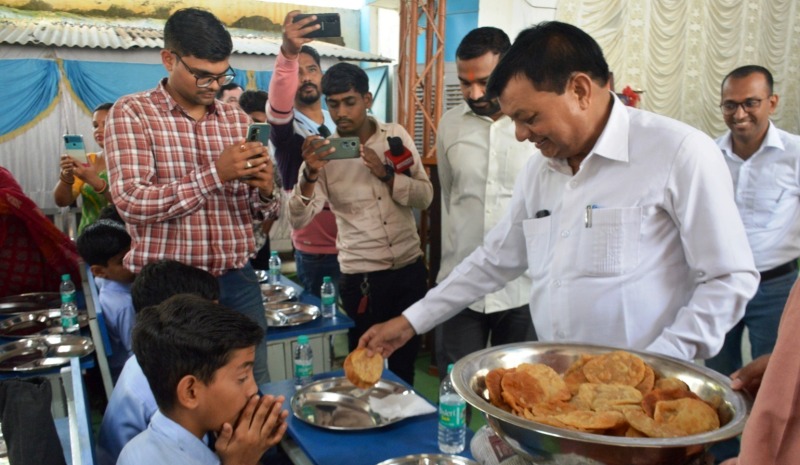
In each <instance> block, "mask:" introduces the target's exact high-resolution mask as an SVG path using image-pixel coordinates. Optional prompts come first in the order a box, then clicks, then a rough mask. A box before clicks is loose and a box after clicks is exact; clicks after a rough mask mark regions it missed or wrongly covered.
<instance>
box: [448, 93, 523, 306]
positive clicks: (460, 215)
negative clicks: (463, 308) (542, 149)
mask: <svg viewBox="0 0 800 465" xmlns="http://www.w3.org/2000/svg"><path fill="white" fill-rule="evenodd" d="M538 154H539V150H538V149H536V147H535V146H534V145H533V144H532V143H530V142H528V141H525V142H519V141H517V139H516V137H515V136H514V122H513V121H511V118H509V117H508V116H505V115H503V116H502V117H500V118H499V119H498V120H497V121H493V120H492V119H491V118H489V117H488V116H479V115H476V114H475V113H474V112H473V111H472V110H471V109H470V108H469V105H467V104H466V102H462V103H461V104H460V105H458V106H456V107H455V108H452V109H450V110H449V111H448V112H447V113H445V114H444V116H442V119H441V121H440V122H439V130H438V136H437V139H436V158H437V167H438V171H439V180H440V182H441V193H442V260H441V268H440V269H439V276H438V277H437V281H442V280H443V279H444V278H446V277H447V275H448V274H449V273H450V272H451V271H452V270H453V268H454V267H455V266H456V265H458V264H459V263H460V262H461V260H463V259H464V258H466V257H467V256H468V255H469V254H470V253H472V251H473V250H475V249H476V248H477V247H478V246H479V245H481V244H482V243H483V238H484V237H486V234H487V233H488V232H489V230H490V229H491V228H493V227H494V226H495V225H496V224H497V223H499V222H500V219H501V218H502V217H503V215H504V214H505V212H506V210H507V209H508V207H509V205H510V204H511V194H513V193H514V181H515V180H516V179H517V176H518V175H519V173H521V172H522V170H523V168H524V167H525V164H526V163H527V162H528V159H530V158H531V156H536V155H538ZM530 289H531V279H530V277H529V276H528V275H527V273H525V274H523V275H522V276H520V277H519V278H517V279H515V280H513V281H511V282H509V283H508V284H506V286H505V287H504V288H503V289H501V290H500V291H497V292H493V293H491V294H488V295H487V296H486V297H485V298H484V299H481V300H479V301H477V302H475V303H474V304H472V305H470V306H469V308H471V309H472V310H475V311H478V312H483V313H494V312H499V311H502V310H508V309H510V308H517V307H521V306H523V305H525V304H527V303H528V296H529V295H530Z"/></svg>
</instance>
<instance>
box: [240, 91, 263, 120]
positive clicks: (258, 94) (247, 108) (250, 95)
mask: <svg viewBox="0 0 800 465" xmlns="http://www.w3.org/2000/svg"><path fill="white" fill-rule="evenodd" d="M267 100H269V94H268V93H267V92H265V91H263V90H246V91H244V92H242V95H240V96H239V107H240V108H241V109H242V111H244V112H245V113H247V114H248V115H249V114H251V113H253V112H254V111H267Z"/></svg>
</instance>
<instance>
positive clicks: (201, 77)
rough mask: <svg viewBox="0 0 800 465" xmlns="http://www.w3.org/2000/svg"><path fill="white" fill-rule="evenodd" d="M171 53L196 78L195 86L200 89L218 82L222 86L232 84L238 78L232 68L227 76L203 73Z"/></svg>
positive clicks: (226, 73) (229, 68) (227, 72)
mask: <svg viewBox="0 0 800 465" xmlns="http://www.w3.org/2000/svg"><path fill="white" fill-rule="evenodd" d="M170 53H172V54H173V55H175V58H177V59H178V61H179V62H180V63H181V64H182V65H183V66H184V68H186V70H187V71H189V73H191V74H192V76H194V79H195V84H196V85H197V87H200V88H204V87H208V86H210V85H211V83H212V82H214V81H217V84H219V85H220V86H224V85H225V84H230V83H231V82H232V81H233V78H235V77H236V71H234V70H233V68H231V67H228V71H226V72H225V74H208V73H202V72H200V71H197V70H196V69H193V68H192V67H191V66H189V65H187V64H186V62H184V61H183V60H181V56H180V55H178V54H177V53H176V52H174V51H172V50H170Z"/></svg>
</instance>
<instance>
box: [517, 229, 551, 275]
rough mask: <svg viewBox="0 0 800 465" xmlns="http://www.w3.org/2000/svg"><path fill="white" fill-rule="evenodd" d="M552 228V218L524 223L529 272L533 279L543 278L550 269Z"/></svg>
mask: <svg viewBox="0 0 800 465" xmlns="http://www.w3.org/2000/svg"><path fill="white" fill-rule="evenodd" d="M551 227H552V217H551V216H546V217H544V218H530V219H527V220H523V221H522V232H523V233H524V234H525V244H526V247H527V251H526V253H527V257H528V270H529V272H530V274H531V278H533V279H536V278H541V277H543V276H544V275H545V273H546V272H547V269H548V268H549V267H550V263H549V260H548V253H549V250H550V230H551Z"/></svg>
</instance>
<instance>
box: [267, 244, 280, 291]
mask: <svg viewBox="0 0 800 465" xmlns="http://www.w3.org/2000/svg"><path fill="white" fill-rule="evenodd" d="M280 282H281V257H279V256H278V251H277V250H273V251H272V252H271V253H270V255H269V283H270V284H273V285H274V284H280Z"/></svg>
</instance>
